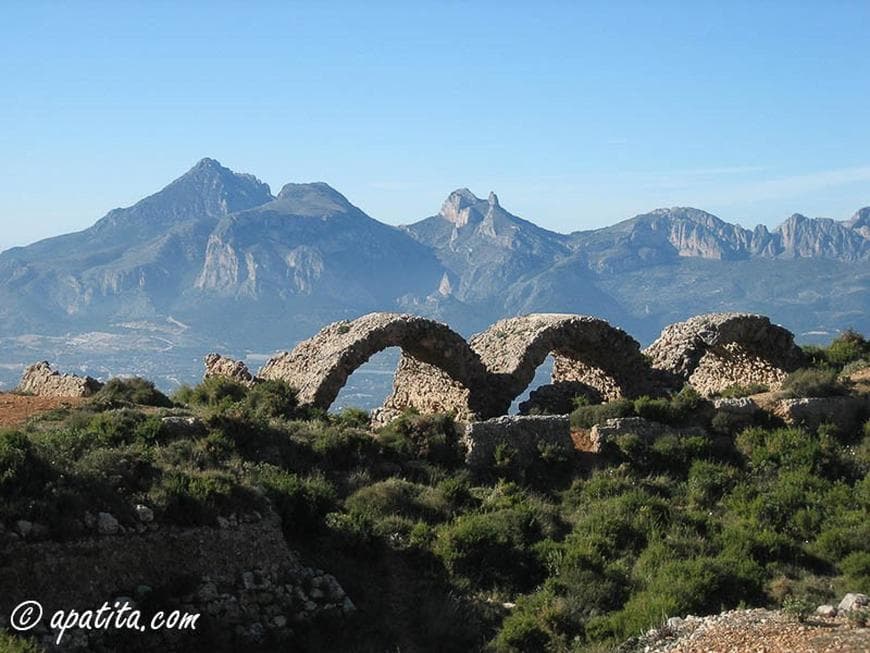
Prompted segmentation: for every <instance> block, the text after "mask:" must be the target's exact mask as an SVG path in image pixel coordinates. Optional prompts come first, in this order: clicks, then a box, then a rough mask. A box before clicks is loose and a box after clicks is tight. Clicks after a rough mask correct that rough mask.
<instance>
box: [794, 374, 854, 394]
mask: <svg viewBox="0 0 870 653" xmlns="http://www.w3.org/2000/svg"><path fill="white" fill-rule="evenodd" d="M846 392H847V391H846V388H845V386H843V384H842V383H840V382H839V381H838V380H837V374H836V373H835V372H831V371H827V370H814V369H800V370H797V371H795V372H792V373H791V374H789V375H788V377H786V379H785V381H783V383H782V390H781V394H782V396H783V397H786V398H802V397H835V396H838V395H843V394H846Z"/></svg>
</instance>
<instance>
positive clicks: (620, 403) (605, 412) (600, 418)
mask: <svg viewBox="0 0 870 653" xmlns="http://www.w3.org/2000/svg"><path fill="white" fill-rule="evenodd" d="M633 414H634V403H633V402H632V401H631V400H630V399H616V400H614V401H609V402H607V403H606V404H596V405H594V406H579V407H578V408H576V409H575V410H574V412H573V413H571V426H574V427H577V428H586V429H588V428H592V427H593V426H595V425H596V424H600V423H602V422H604V421H605V420H608V419H611V418H614V417H631V416H632V415H633Z"/></svg>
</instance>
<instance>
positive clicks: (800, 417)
mask: <svg viewBox="0 0 870 653" xmlns="http://www.w3.org/2000/svg"><path fill="white" fill-rule="evenodd" d="M773 412H774V414H776V415H777V416H778V417H781V418H782V420H783V421H784V422H785V423H786V424H788V425H790V426H803V427H804V428H807V429H809V430H811V431H814V430H816V429H817V428H818V427H819V426H820V425H821V424H833V425H835V426H836V427H837V428H838V429H840V430H841V431H843V432H851V431H853V430H855V429H857V428H859V427H860V426H861V424H863V422H864V419H866V417H867V415H868V414H870V397H868V396H866V395H865V396H860V397H853V396H847V397H808V398H803V399H781V400H780V401H779V402H778V403H777V404H776V405H775V406H774V411H773Z"/></svg>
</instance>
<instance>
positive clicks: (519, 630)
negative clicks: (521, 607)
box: [492, 611, 550, 653]
mask: <svg viewBox="0 0 870 653" xmlns="http://www.w3.org/2000/svg"><path fill="white" fill-rule="evenodd" d="M549 640H550V637H549V635H548V634H547V632H546V631H545V630H544V629H543V628H542V626H541V624H540V623H539V622H538V619H537V617H536V616H535V615H534V614H533V613H530V612H524V611H517V612H514V613H513V614H510V615H508V616H507V618H505V620H504V621H503V622H502V625H501V629H500V630H499V631H498V635H496V637H495V639H494V640H493V641H492V649H493V650H494V651H497V652H498V653H531V652H533V651H543V650H545V649H546V645H547V643H548V642H549Z"/></svg>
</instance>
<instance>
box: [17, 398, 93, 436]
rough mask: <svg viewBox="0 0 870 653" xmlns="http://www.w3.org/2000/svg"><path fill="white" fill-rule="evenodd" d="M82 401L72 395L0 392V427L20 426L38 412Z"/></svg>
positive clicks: (75, 404)
mask: <svg viewBox="0 0 870 653" xmlns="http://www.w3.org/2000/svg"><path fill="white" fill-rule="evenodd" d="M83 401H85V400H84V399H79V398H73V397H29V396H25V395H15V394H8V393H0V428H4V427H5V428H8V427H10V426H20V425H21V424H23V423H24V422H26V421H27V420H28V419H29V418H30V417H31V416H33V415H36V414H38V413H44V412H46V411H49V410H55V409H56V408H63V407H67V406H77V405H79V404H81V403H82V402H83Z"/></svg>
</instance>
